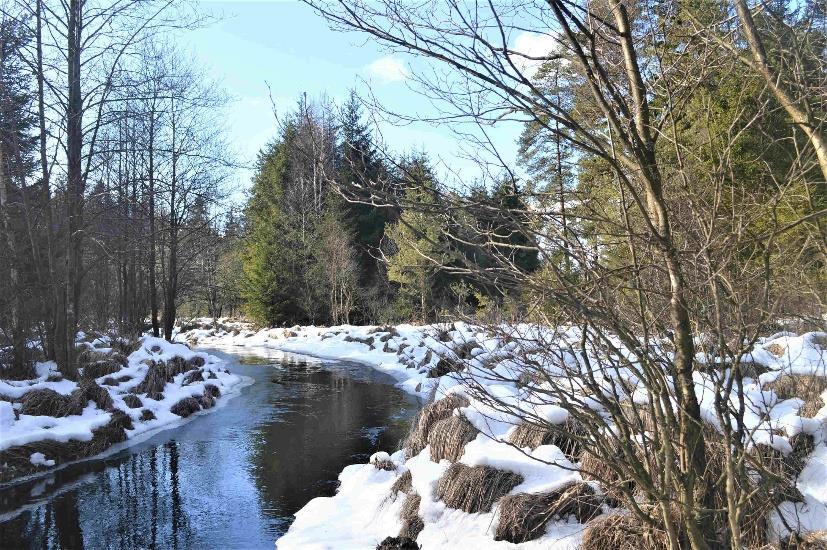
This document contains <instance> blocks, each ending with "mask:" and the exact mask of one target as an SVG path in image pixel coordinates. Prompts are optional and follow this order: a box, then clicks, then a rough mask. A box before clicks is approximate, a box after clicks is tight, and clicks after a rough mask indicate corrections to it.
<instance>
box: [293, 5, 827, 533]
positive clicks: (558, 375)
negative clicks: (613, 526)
mask: <svg viewBox="0 0 827 550" xmlns="http://www.w3.org/2000/svg"><path fill="white" fill-rule="evenodd" d="M308 3H309V4H310V5H311V6H313V7H314V8H315V9H316V10H317V11H318V12H320V13H321V14H323V15H324V16H325V17H327V18H328V20H329V21H330V22H331V23H332V24H333V25H334V26H335V27H337V28H342V29H347V30H355V31H360V32H364V33H367V34H369V35H371V36H373V37H375V38H376V39H378V40H380V41H381V42H382V43H383V44H385V45H386V46H388V47H390V48H392V49H395V50H397V51H401V52H405V53H408V54H411V55H415V56H421V57H424V58H427V59H428V60H430V61H431V62H432V63H431V65H430V67H431V68H430V70H429V71H428V72H426V73H423V74H420V75H417V76H415V77H414V79H415V81H416V82H417V83H418V84H419V85H420V86H421V87H422V88H423V90H424V92H425V93H426V94H428V95H429V96H430V97H432V98H435V99H437V100H442V101H444V104H445V105H446V106H447V108H448V109H449V114H448V115H446V119H448V120H461V121H466V122H467V121H471V122H472V123H475V124H477V125H478V127H479V128H480V129H481V131H482V136H483V137H482V138H480V141H479V143H480V144H484V143H485V129H486V128H487V127H488V126H489V125H491V124H499V123H502V121H517V122H529V123H531V124H534V125H536V126H538V127H539V128H541V129H542V131H543V132H545V133H547V134H548V135H550V136H553V137H556V138H559V139H560V140H562V141H563V142H565V143H566V144H567V145H568V146H569V147H571V149H572V150H573V151H574V152H575V153H574V154H575V155H576V156H577V157H578V158H579V159H580V162H581V165H580V173H579V180H580V181H579V184H578V187H577V189H573V190H571V191H570V192H566V190H565V189H564V190H563V191H562V193H561V194H564V195H566V194H567V195H569V200H570V201H571V204H572V205H573V207H572V208H571V209H567V211H566V223H565V230H562V231H561V223H560V222H561V220H560V214H561V212H559V209H558V208H544V207H542V204H543V202H542V201H540V200H538V201H535V203H534V206H532V207H529V208H515V209H505V211H503V208H502V207H501V206H499V205H497V204H495V203H491V202H489V201H484V200H476V199H472V198H469V197H468V196H462V195H459V194H455V193H444V192H443V193H438V195H439V196H438V197H437V199H436V200H429V201H421V200H411V196H410V195H409V197H408V199H407V200H403V201H402V202H401V206H402V207H403V209H408V210H409V211H418V212H422V213H423V214H424V215H426V216H439V215H443V216H447V217H449V218H451V219H455V220H458V222H461V221H462V220H463V219H466V220H471V221H473V220H475V219H478V218H480V217H485V216H486V215H490V213H491V212H492V211H498V210H499V211H500V212H499V215H500V216H501V217H502V218H503V219H505V220H512V223H511V226H510V227H511V231H517V232H522V233H525V234H526V237H528V238H529V241H528V242H529V243H532V242H533V243H534V244H527V245H510V246H509V245H508V243H507V242H504V239H503V236H502V234H499V235H498V234H495V233H493V232H491V231H489V230H487V229H486V228H485V227H484V226H480V225H478V224H474V223H467V222H466V223H464V224H462V230H461V231H460V230H456V229H450V228H449V229H446V230H443V234H442V236H441V238H440V240H442V241H446V242H449V243H466V244H473V243H474V242H477V243H479V242H482V243H487V244H488V246H485V247H481V249H483V250H488V251H490V254H489V255H488V258H487V261H486V262H484V263H483V262H481V261H479V259H478V258H477V259H475V258H473V257H472V258H469V257H467V256H466V257H463V256H461V255H458V254H456V252H453V253H450V251H449V253H448V254H447V258H448V262H446V261H445V260H443V259H441V258H440V257H439V255H438V254H437V253H435V252H434V250H444V248H445V247H444V246H442V247H440V246H439V244H440V243H439V242H438V241H437V240H436V239H429V241H428V243H427V246H422V247H419V250H418V251H419V254H420V255H421V256H422V257H423V258H425V259H426V260H427V261H429V262H431V263H432V264H433V265H438V266H442V267H443V268H444V269H446V270H448V271H450V272H452V273H455V274H458V275H461V276H464V277H467V278H469V279H470V280H476V281H479V282H481V283H487V284H497V285H500V286H507V287H511V288H515V289H520V291H521V292H522V293H523V294H525V295H527V296H528V297H529V298H528V300H529V303H528V304H527V306H526V311H527V312H528V314H527V315H526V317H527V320H529V321H534V322H538V323H539V324H540V326H541V327H561V328H560V329H556V330H555V329H553V328H533V329H532V328H528V329H519V330H518V329H506V330H505V332H506V333H505V334H502V337H503V338H507V339H510V340H513V341H516V342H518V343H519V344H520V345H519V348H518V349H522V350H524V355H523V356H522V359H523V360H522V362H521V363H520V366H521V367H522V368H520V369H516V371H515V372H513V373H507V374H504V373H502V372H501V371H498V370H496V369H495V370H492V371H488V370H486V369H484V368H482V369H480V368H479V366H478V365H475V364H474V362H473V361H471V362H469V363H467V364H466V370H465V372H473V373H475V374H476V375H477V376H483V377H486V376H487V377H490V378H494V379H496V380H499V381H503V382H508V383H514V384H520V385H523V386H526V391H527V393H526V400H527V403H528V411H529V412H527V410H526V404H525V403H521V404H514V403H509V402H505V401H503V400H501V399H498V398H497V397H496V396H492V395H490V394H488V393H487V392H485V391H484V390H483V388H481V387H480V388H479V391H478V392H477V395H476V397H477V398H478V399H479V400H480V401H482V402H483V403H485V404H487V405H488V406H490V407H492V408H493V409H494V410H498V411H502V412H507V413H509V414H511V415H513V416H514V417H516V418H521V419H523V420H524V421H527V422H530V423H532V424H535V425H539V426H542V427H543V428H544V429H547V430H550V431H551V432H553V433H558V434H562V433H566V434H567V435H566V436H567V437H573V438H574V439H576V440H577V441H578V443H579V444H580V445H581V446H582V448H586V449H589V451H590V452H591V453H592V454H593V455H595V456H597V457H599V459H600V462H601V463H602V464H604V465H605V468H604V469H603V471H602V472H601V471H594V470H592V471H589V467H588V466H585V465H584V466H583V467H582V468H581V472H582V473H583V474H584V475H592V476H593V477H596V478H597V479H600V480H601V481H603V482H605V484H606V486H607V487H611V488H612V489H614V490H615V491H614V492H615V494H617V495H619V498H620V500H621V501H622V505H623V506H624V507H626V508H628V509H629V510H631V511H632V513H633V514H634V516H635V517H636V518H638V519H639V520H640V521H641V522H642V525H644V526H645V529H648V530H650V531H659V532H663V533H665V537H666V540H667V541H668V544H669V546H670V547H672V548H683V547H692V548H697V549H705V548H715V547H719V546H720V545H728V546H730V547H732V548H740V547H742V546H744V545H748V544H751V543H753V542H756V541H759V542H760V541H761V540H762V537H765V536H766V528H765V527H766V524H765V523H763V522H765V521H766V517H767V514H768V512H769V511H770V509H772V507H773V506H774V504H775V502H776V501H775V500H774V498H773V497H772V496H768V494H767V493H765V492H763V489H759V487H757V486H756V485H755V484H754V482H753V481H752V479H753V478H752V477H751V476H753V475H754V474H756V472H757V474H758V475H760V476H761V477H762V478H763V479H764V481H765V483H766V484H767V485H766V486H767V487H775V488H776V489H778V488H779V487H782V486H787V485H789V483H790V479H789V477H788V476H779V475H778V474H777V473H773V472H772V470H771V467H770V464H769V463H768V462H767V461H764V460H762V458H761V456H760V453H758V454H757V453H756V452H755V449H756V448H757V447H756V446H758V442H761V441H764V440H763V439H762V438H763V437H764V436H766V433H765V432H766V429H767V424H766V423H762V422H754V421H753V420H752V419H754V418H756V417H759V418H766V415H768V414H769V412H768V409H767V405H766V403H763V404H762V403H758V402H756V401H755V396H754V394H751V393H750V392H751V391H752V390H750V389H749V388H750V387H753V386H750V385H751V384H755V383H756V382H755V378H756V373H755V372H753V371H751V370H750V365H749V362H748V361H747V360H746V353H747V351H748V350H749V349H750V348H751V347H752V345H754V344H755V342H757V341H758V335H759V333H760V331H762V330H766V328H767V327H768V326H769V324H770V321H771V320H773V319H774V318H775V317H776V316H777V315H778V312H779V311H781V308H782V307H783V303H784V301H785V297H788V296H789V293H788V292H787V290H788V289H787V288H785V283H786V282H787V281H785V279H782V278H781V277H780V273H782V272H785V273H790V272H786V271H785V269H784V264H786V265H795V266H796V267H795V268H794V270H797V271H799V272H807V273H810V274H811V275H813V274H814V272H817V270H818V269H819V267H818V265H817V264H814V263H813V262H812V261H811V259H810V257H809V255H808V254H802V253H801V249H800V248H798V249H797V248H796V247H797V246H800V245H801V244H802V241H801V240H799V239H798V233H796V231H795V230H796V228H797V227H799V226H800V225H801V224H802V223H804V222H805V221H806V220H812V219H814V218H816V217H819V216H822V215H823V212H811V213H807V212H805V213H802V212H801V209H800V208H796V207H795V205H794V201H791V199H790V198H789V197H790V195H792V194H793V193H794V192H793V189H795V186H796V185H798V184H799V183H800V182H801V179H802V178H806V177H807V176H808V175H807V171H806V169H802V166H801V163H800V162H798V161H799V160H800V156H799V155H798V154H797V153H796V151H795V149H791V150H789V149H788V151H792V152H791V153H790V154H791V155H792V157H793V158H792V159H791V160H790V162H789V164H788V166H789V169H788V172H787V175H786V176H784V175H783V174H781V173H779V169H775V168H776V167H773V166H771V165H769V164H768V163H766V162H764V161H758V162H753V163H752V167H754V168H757V169H758V170H759V171H760V173H761V177H762V178H766V179H767V180H768V181H769V182H770V183H768V185H767V186H766V187H760V186H759V187H756V186H754V185H752V184H751V180H749V179H748V178H746V177H741V176H740V174H739V173H738V171H739V170H740V168H739V167H738V165H737V162H738V161H737V160H736V159H734V151H735V150H736V148H737V147H738V146H739V140H740V139H741V137H742V136H743V135H744V134H745V133H747V132H756V133H757V134H759V135H762V136H765V137H767V139H768V140H769V141H768V143H771V144H773V145H774V144H777V143H778V142H782V141H785V140H786V136H780V137H779V136H777V135H770V134H769V133H768V130H767V129H766V128H764V127H763V126H762V125H761V124H760V123H761V122H762V121H763V120H764V119H765V118H768V117H771V116H774V115H775V113H776V111H775V109H774V108H773V106H772V105H771V104H770V103H769V102H768V101H767V98H766V96H765V95H762V94H761V92H760V90H759V91H758V92H756V94H755V97H757V98H758V105H757V106H756V107H755V108H754V110H752V111H748V110H746V109H735V111H734V113H733V114H732V115H731V116H730V115H727V116H726V117H721V118H722V121H723V122H722V124H723V126H724V128H723V130H722V131H718V130H716V129H715V128H714V125H711V124H709V121H710V119H711V118H713V116H714V115H713V111H714V108H713V106H712V105H709V104H705V103H704V101H705V99H704V98H705V97H707V96H704V94H705V93H708V92H707V90H706V89H704V87H703V86H702V84H703V83H704V79H705V78H709V77H710V75H712V76H713V77H718V76H720V75H722V74H727V73H726V71H727V70H728V67H729V63H730V59H728V58H727V56H722V55H720V54H719V53H718V52H717V51H716V49H715V48H711V47H709V45H708V44H707V43H704V42H703V41H701V42H698V41H695V40H693V39H692V37H691V36H687V34H686V33H685V30H686V29H685V28H684V27H683V26H682V24H681V21H682V19H683V18H684V17H686V16H687V13H686V12H687V10H689V9H694V8H692V7H689V6H687V7H686V8H685V9H684V7H683V6H681V5H678V4H669V3H667V4H661V3H646V2H636V3H631V2H615V1H607V2H586V1H584V2H568V1H557V0H548V1H547V2H545V3H540V4H524V3H517V4H513V3H507V2H505V3H488V4H486V5H479V4H474V5H467V4H462V3H457V2H444V3H439V4H437V5H432V4H428V5H427V6H426V5H421V6H412V5H409V4H405V3H400V2H396V1H393V0H387V1H382V2H362V1H358V0H356V1H346V0H341V1H324V0H318V1H317V0H309V1H308ZM699 9H701V8H699ZM691 13H694V12H691ZM523 32H529V33H534V36H539V37H541V38H544V39H548V40H551V41H552V42H553V43H554V44H555V46H554V47H548V48H546V50H545V51H541V52H528V51H519V50H517V49H516V48H515V47H514V46H513V45H512V44H513V43H514V39H515V38H516V36H517V34H518V33H523ZM527 62H532V63H540V64H553V63H558V62H565V63H567V64H569V65H570V66H571V67H572V68H573V78H572V81H573V82H572V86H571V89H574V90H576V91H577V94H578V95H577V98H576V100H575V101H574V102H567V101H560V100H559V98H558V97H557V96H556V94H555V93H553V89H552V90H551V92H552V93H549V92H550V90H549V89H548V88H546V87H543V86H541V85H539V84H538V82H537V81H535V80H534V79H533V75H532V74H530V72H529V71H527V70H526V69H525V64H526V63H527ZM693 102H694V103H693ZM698 105H700V106H699V107H698ZM736 105H737V103H736ZM690 107H691V108H692V109H696V110H695V111H694V112H693V111H691V110H690ZM400 116H402V117H403V118H404V117H405V115H400ZM696 117H697V118H696ZM716 122H719V123H720V122H721V121H716ZM704 123H707V125H706V126H705V127H704V130H705V133H702V134H701V135H702V136H704V139H703V143H693V138H692V136H691V135H690V133H689V132H685V131H683V130H682V129H683V128H684V125H686V124H699V125H700V126H702V127H703V126H704ZM488 143H489V144H490V143H491V142H490V141H488ZM491 153H492V154H494V155H496V154H497V151H496V150H493V148H492V151H491ZM495 158H501V157H498V156H497V157H495ZM502 170H503V171H505V172H506V173H511V168H510V167H509V166H508V165H507V164H504V165H503V166H502ZM780 170H781V172H783V169H780ZM342 192H343V193H344V194H345V195H346V196H347V197H348V198H349V200H353V201H362V202H367V203H371V204H379V205H381V206H386V207H392V206H400V201H399V199H398V198H395V197H393V196H390V195H386V196H384V197H382V198H380V197H377V196H376V194H374V195H372V196H368V195H365V194H364V193H360V190H359V189H353V188H347V187H345V188H343V189H342ZM746 205H749V208H746ZM781 211H785V212H787V213H788V214H789V216H790V217H789V218H787V219H783V218H784V217H785V216H786V214H785V215H784V216H782V215H780V212H781ZM458 212H465V213H467V214H468V216H467V217H465V218H463V217H461V216H458V215H457V214H456V213H458ZM526 218H528V219H529V220H531V222H530V223H527V224H526V223H520V220H524V219H526ZM768 220H769V221H768ZM507 231H508V230H506V232H507ZM803 242H804V243H805V247H806V249H807V250H808V251H809V250H811V249H812V247H811V243H809V244H808V243H807V241H806V240H805V241H803ZM796 243H798V244H796ZM520 248H527V249H532V250H535V251H537V252H539V253H540V255H541V256H542V258H543V266H542V269H541V270H540V271H539V272H538V273H537V274H533V275H532V274H527V273H525V272H523V271H522V270H520V269H519V268H518V266H517V265H516V264H515V262H514V253H513V252H514V251H516V250H519V249H520ZM509 249H510V251H509ZM561 250H562V251H563V254H564V256H565V261H564V262H562V263H561V262H560V261H559V260H560V255H559V252H560V251H561ZM796 250H798V252H796ZM782 257H783V258H784V260H783V261H782V262H779V261H778V259H779V258H782ZM779 269H780V270H781V271H778V270H779ZM790 276H793V275H792V274H791V273H790ZM792 280H793V279H790V281H792ZM821 313H823V312H818V313H817V315H820V314H821ZM817 315H815V317H817ZM489 330H492V331H494V332H497V331H499V332H503V329H498V328H497V327H489ZM526 377H527V380H528V382H526ZM465 382H466V384H468V385H469V386H471V387H472V388H473V387H474V384H475V382H474V378H473V377H466V378H465ZM702 400H703V401H704V403H705V404H704V406H703V407H702V406H701V401H702ZM546 405H555V406H559V407H562V408H564V409H565V410H566V411H567V412H568V413H569V415H570V418H572V421H573V422H574V423H575V424H576V425H577V426H578V427H579V428H578V430H577V431H575V432H574V433H572V430H571V427H570V426H566V427H561V426H558V425H553V424H551V423H549V422H548V421H547V420H546V419H544V418H543V416H542V415H541V414H534V413H531V412H530V411H531V407H533V406H537V407H538V408H542V407H543V406H546ZM607 471H608V473H607ZM722 472H723V474H722ZM761 506H764V508H761ZM791 530H794V528H793V529H791Z"/></svg>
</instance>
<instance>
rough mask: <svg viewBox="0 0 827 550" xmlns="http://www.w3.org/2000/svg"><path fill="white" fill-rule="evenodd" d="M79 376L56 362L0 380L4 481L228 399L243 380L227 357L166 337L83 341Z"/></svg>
mask: <svg viewBox="0 0 827 550" xmlns="http://www.w3.org/2000/svg"><path fill="white" fill-rule="evenodd" d="M77 346H78V362H79V365H80V368H79V373H78V375H79V376H78V380H69V379H66V378H64V377H63V376H62V375H61V373H60V372H58V370H57V367H56V365H55V364H54V363H50V362H46V363H37V364H36V366H35V370H36V375H37V376H36V377H35V378H33V379H29V380H0V482H8V481H11V480H17V479H20V478H24V477H27V476H31V475H38V474H42V473H46V472H49V471H51V470H54V469H56V468H60V467H63V466H65V465H66V464H69V463H71V462H73V461H77V460H79V459H84V458H89V457H93V456H97V455H100V454H102V453H105V452H111V451H112V450H115V449H117V448H119V447H120V446H123V445H127V444H129V443H130V442H131V441H134V440H136V439H138V438H141V437H146V436H148V435H149V434H151V433H154V432H156V431H158V430H161V429H165V428H168V427H171V426H174V425H177V424H178V423H181V422H183V421H184V420H185V419H186V418H188V417H190V416H192V415H196V414H200V413H201V411H206V410H209V409H212V408H213V407H215V406H216V404H217V403H218V402H219V400H224V399H227V398H228V397H229V396H230V395H232V394H233V393H234V392H235V391H237V389H238V388H239V387H240V386H241V385H242V384H243V382H244V380H243V379H242V378H241V377H239V376H236V375H233V374H230V373H228V372H226V371H225V369H224V368H223V367H222V365H223V364H222V361H221V360H220V359H218V358H217V357H214V356H212V355H209V354H207V353H200V352H195V351H192V350H191V349H190V348H189V347H187V346H186V345H183V344H180V343H176V344H170V343H169V342H166V341H165V340H163V339H161V338H153V337H143V338H141V339H140V340H139V341H137V342H125V341H120V340H113V339H110V338H108V337H105V336H101V337H96V338H87V337H86V336H85V335H80V337H79V339H78V342H77Z"/></svg>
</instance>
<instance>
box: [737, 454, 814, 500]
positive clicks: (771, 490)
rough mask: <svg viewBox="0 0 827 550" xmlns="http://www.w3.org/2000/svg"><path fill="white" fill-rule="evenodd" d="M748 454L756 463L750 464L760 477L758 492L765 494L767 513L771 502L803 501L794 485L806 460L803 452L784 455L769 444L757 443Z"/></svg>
mask: <svg viewBox="0 0 827 550" xmlns="http://www.w3.org/2000/svg"><path fill="white" fill-rule="evenodd" d="M802 441H803V440H802ZM750 454H751V455H752V457H753V458H754V459H755V461H756V464H753V465H752V466H753V468H755V470H756V471H757V472H758V474H759V475H760V476H761V477H762V481H761V484H760V489H761V491H760V492H761V493H762V494H763V495H765V496H766V500H767V503H768V504H769V505H770V506H769V509H767V510H766V512H767V513H769V512H770V511H771V508H772V504H778V503H780V502H782V501H785V500H790V501H793V502H803V501H804V497H803V496H802V495H801V493H800V492H799V491H798V489H797V488H796V486H795V482H796V479H797V478H798V474H799V473H801V470H802V469H803V468H804V463H805V462H806V455H805V456H802V454H803V452H800V453H798V454H797V453H790V454H789V455H784V453H782V452H781V451H778V450H776V449H774V448H773V447H771V446H769V445H765V444H763V443H759V444H758V445H755V446H754V447H753V448H752V449H751V450H750ZM751 500H753V499H751Z"/></svg>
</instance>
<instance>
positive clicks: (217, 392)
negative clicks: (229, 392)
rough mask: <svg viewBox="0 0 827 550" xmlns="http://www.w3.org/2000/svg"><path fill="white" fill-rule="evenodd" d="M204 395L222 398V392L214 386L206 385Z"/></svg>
mask: <svg viewBox="0 0 827 550" xmlns="http://www.w3.org/2000/svg"><path fill="white" fill-rule="evenodd" d="M211 374H214V373H211ZM204 393H205V394H209V395H211V396H212V397H221V390H219V389H218V386H216V385H214V384H204Z"/></svg>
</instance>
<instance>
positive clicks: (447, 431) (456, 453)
mask: <svg viewBox="0 0 827 550" xmlns="http://www.w3.org/2000/svg"><path fill="white" fill-rule="evenodd" d="M478 433H480V432H479V430H477V429H476V428H475V427H474V425H473V424H471V423H470V422H469V421H468V419H467V418H465V417H464V416H462V415H459V416H456V415H453V416H449V417H448V418H444V419H442V420H439V421H437V422H436V423H434V424H433V426H431V430H430V431H429V432H428V445H430V448H431V460H432V461H433V462H439V461H440V460H443V459H447V460H450V461H451V462H456V461H457V460H459V458H460V457H461V456H462V454H463V453H464V452H465V445H466V444H468V443H470V442H471V441H474V439H476V438H477V434H478Z"/></svg>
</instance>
